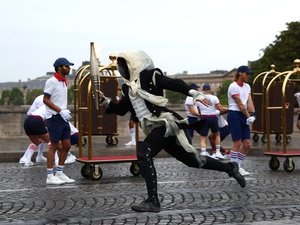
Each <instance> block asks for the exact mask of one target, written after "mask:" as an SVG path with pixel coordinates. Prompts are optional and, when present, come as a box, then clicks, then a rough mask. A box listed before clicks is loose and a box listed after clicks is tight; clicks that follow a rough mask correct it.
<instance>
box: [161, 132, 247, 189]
mask: <svg viewBox="0 0 300 225" xmlns="http://www.w3.org/2000/svg"><path fill="white" fill-rule="evenodd" d="M173 138H175V137H173ZM176 143H177V142H176V139H175V140H172V139H170V138H169V139H168V143H167V145H165V146H164V149H165V150H166V151H167V152H168V153H169V154H170V155H172V156H173V157H175V158H176V159H177V160H179V161H180V162H182V163H184V164H185V165H187V166H189V167H194V168H203V169H208V170H217V171H221V172H226V173H227V174H228V175H229V176H230V177H233V178H235V179H236V180H237V182H238V183H239V184H240V186H241V187H245V186H246V180H245V178H244V177H243V176H242V175H241V174H240V173H239V169H238V165H237V163H235V162H234V163H233V162H229V163H222V162H220V161H218V160H216V159H213V158H211V157H207V156H200V155H196V154H194V153H189V152H187V151H186V150H184V149H183V147H182V146H179V145H178V144H176Z"/></svg>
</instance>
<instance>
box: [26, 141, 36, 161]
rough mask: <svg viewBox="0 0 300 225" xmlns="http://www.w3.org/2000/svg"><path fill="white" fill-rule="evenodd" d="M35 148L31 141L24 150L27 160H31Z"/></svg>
mask: <svg viewBox="0 0 300 225" xmlns="http://www.w3.org/2000/svg"><path fill="white" fill-rule="evenodd" d="M36 149H37V146H36V145H35V144H33V143H31V144H30V145H29V146H28V148H27V149H26V152H25V159H26V160H28V161H31V158H32V155H33V154H34V151H35V150H36Z"/></svg>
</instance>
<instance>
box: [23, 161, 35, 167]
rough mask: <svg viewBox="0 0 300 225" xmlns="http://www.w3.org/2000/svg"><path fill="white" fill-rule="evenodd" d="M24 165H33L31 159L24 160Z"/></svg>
mask: <svg viewBox="0 0 300 225" xmlns="http://www.w3.org/2000/svg"><path fill="white" fill-rule="evenodd" d="M24 165H25V166H33V162H31V160H26V161H25V164H24Z"/></svg>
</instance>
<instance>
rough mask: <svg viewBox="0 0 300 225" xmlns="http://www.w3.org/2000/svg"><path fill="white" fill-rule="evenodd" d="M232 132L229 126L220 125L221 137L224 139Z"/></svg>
mask: <svg viewBox="0 0 300 225" xmlns="http://www.w3.org/2000/svg"><path fill="white" fill-rule="evenodd" d="M229 134H230V129H229V127H228V126H225V127H220V138H221V141H223V140H224V139H225V138H226V137H227V136H228V135H229Z"/></svg>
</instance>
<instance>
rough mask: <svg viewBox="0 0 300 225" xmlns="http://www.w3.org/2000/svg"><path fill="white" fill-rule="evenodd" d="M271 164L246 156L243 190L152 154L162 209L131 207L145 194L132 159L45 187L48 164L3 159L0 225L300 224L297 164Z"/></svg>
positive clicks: (73, 170) (76, 169) (75, 169)
mask: <svg viewBox="0 0 300 225" xmlns="http://www.w3.org/2000/svg"><path fill="white" fill-rule="evenodd" d="M279 160H280V161H281V164H282V163H283V160H284V159H283V158H281V159H279ZM268 161H269V158H268V157H266V156H259V157H255V156H250V157H248V158H247V160H246V161H245V165H244V168H245V169H246V170H249V171H250V172H251V175H250V176H248V177H247V186H246V188H244V189H242V188H241V187H240V186H239V185H238V184H237V182H236V181H235V180H233V179H232V178H229V177H228V176H227V174H225V173H220V172H216V171H208V170H203V169H194V168H189V167H186V166H185V165H183V164H181V163H180V162H178V161H176V160H175V159H173V158H157V159H155V165H156V168H157V173H158V182H159V183H158V189H159V198H160V200H161V206H162V210H161V212H160V213H136V212H134V211H132V210H131V209H130V206H131V205H132V204H134V203H139V202H140V201H142V200H143V199H144V198H145V196H146V188H145V185H144V181H143V179H142V177H140V176H132V175H131V173H130V171H129V167H130V163H110V164H101V169H102V170H103V177H102V179H101V180H98V181H93V180H88V179H85V178H83V177H82V176H81V173H80V170H81V167H82V164H81V163H78V162H76V163H74V164H72V165H67V166H66V174H68V175H69V176H70V177H71V178H74V179H76V182H75V184H68V185H62V186H49V185H48V186H46V184H45V178H46V165H45V164H36V165H34V166H32V167H22V166H20V165H19V164H18V163H0V199H1V200H0V224H4V225H5V224H29V225H36V224H49V225H50V224H60V225H64V224H74V225H75V224H84V225H85V224H93V225H94V224H105V225H107V224H115V225H120V224H149V225H152V224H172V225H173V224H225V225H227V224H228V225H229V224H247V225H248V224H257V225H258V224H259V225H260V224H267V225H279V224H300V180H299V176H300V169H298V170H297V168H296V170H295V171H294V172H290V173H288V172H285V171H284V170H283V168H282V166H281V167H280V168H279V169H278V171H271V170H270V169H269V166H268ZM294 161H295V164H296V165H297V164H298V163H300V159H297V158H294Z"/></svg>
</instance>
